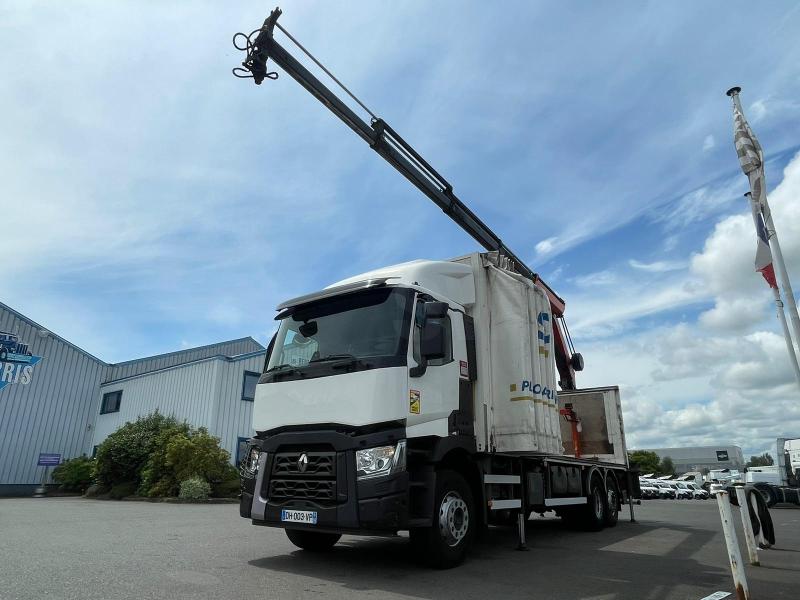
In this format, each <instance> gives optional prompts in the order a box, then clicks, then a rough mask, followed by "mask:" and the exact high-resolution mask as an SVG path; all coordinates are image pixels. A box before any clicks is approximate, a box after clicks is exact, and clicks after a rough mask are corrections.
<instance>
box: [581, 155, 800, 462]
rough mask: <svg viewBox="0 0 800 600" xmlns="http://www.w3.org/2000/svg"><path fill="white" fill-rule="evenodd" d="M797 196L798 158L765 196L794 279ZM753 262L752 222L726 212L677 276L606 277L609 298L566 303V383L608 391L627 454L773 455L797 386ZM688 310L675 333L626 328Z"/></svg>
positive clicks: (798, 417) (601, 292)
mask: <svg viewBox="0 0 800 600" xmlns="http://www.w3.org/2000/svg"><path fill="white" fill-rule="evenodd" d="M798 198H800V154H798V155H797V156H795V157H794V159H793V160H791V161H790V162H789V164H788V165H787V166H786V168H785V169H784V174H783V180H782V181H781V183H780V184H779V185H778V186H777V187H776V188H775V189H774V190H773V192H772V193H771V194H770V198H769V200H770V203H771V206H772V210H773V214H774V215H775V221H776V225H777V228H778V232H779V234H780V236H781V241H782V243H783V250H784V254H785V257H786V259H787V264H788V268H789V272H790V274H794V275H795V277H798V276H800V202H799V201H798ZM754 253H755V232H754V231H753V222H752V218H751V217H750V215H749V214H742V215H733V216H730V217H726V218H724V219H722V220H721V221H720V222H718V223H717V225H716V226H715V227H714V229H713V231H712V232H711V233H710V234H709V236H708V238H707V239H706V240H705V243H704V244H703V247H702V250H701V251H700V252H698V253H697V254H696V255H694V256H692V257H691V259H690V261H689V269H688V270H685V271H683V270H676V271H669V270H663V271H660V270H659V269H658V268H653V269H650V270H648V269H637V271H639V272H640V275H638V276H637V277H630V278H625V276H624V274H621V273H617V277H618V278H621V279H618V281H617V283H616V284H615V286H613V287H611V288H610V289H609V288H602V287H594V288H591V289H587V290H586V293H580V292H578V293H577V294H573V295H570V296H568V316H570V317H571V318H572V323H571V324H572V327H571V329H572V332H573V334H574V337H575V339H576V343H577V345H578V350H579V351H580V352H582V353H583V354H584V356H585V358H586V371H585V372H583V373H580V374H579V375H578V382H579V384H580V385H581V386H582V387H583V386H599V385H608V384H619V385H620V387H621V390H622V398H623V407H624V413H625V419H626V430H627V432H628V442H629V446H630V447H639V448H646V447H669V446H681V445H703V444H720V443H732V444H737V445H740V446H742V447H743V449H744V452H745V454H747V455H749V454H756V453H758V452H763V451H764V450H770V451H773V452H774V450H773V449H772V445H773V444H774V439H775V438H777V437H779V436H781V435H784V434H785V433H786V432H789V431H796V430H800V402H798V400H797V398H798V389H797V386H798V384H797V382H796V380H795V378H794V374H793V372H792V368H791V363H790V361H789V359H788V357H787V355H786V345H785V341H784V339H783V335H782V332H781V330H780V327H779V325H778V322H777V320H776V319H775V316H774V303H773V301H772V297H771V293H770V291H769V289H768V287H767V286H766V284H765V283H764V281H763V279H762V278H761V276H760V275H759V274H758V273H756V272H755V270H754V268H753V258H754ZM629 264H630V265H631V266H632V267H633V268H634V269H636V266H635V265H634V264H633V261H632V262H630V263H629ZM642 264H644V265H647V263H642ZM698 302H709V303H712V304H713V306H712V307H711V308H709V309H707V310H704V311H702V312H701V313H700V314H699V315H697V317H696V318H695V317H692V316H691V315H690V317H689V318H685V319H684V321H683V322H682V323H679V324H677V325H675V324H672V325H670V324H668V323H665V322H663V321H662V322H661V325H660V326H658V327H652V326H650V327H645V328H644V330H642V328H636V327H633V326H632V325H634V323H635V322H637V321H641V320H642V317H643V316H645V315H648V314H650V315H655V314H657V313H659V312H663V311H664V310H669V309H672V310H675V309H678V308H680V307H682V306H687V305H688V304H689V303H698ZM776 415H779V417H776Z"/></svg>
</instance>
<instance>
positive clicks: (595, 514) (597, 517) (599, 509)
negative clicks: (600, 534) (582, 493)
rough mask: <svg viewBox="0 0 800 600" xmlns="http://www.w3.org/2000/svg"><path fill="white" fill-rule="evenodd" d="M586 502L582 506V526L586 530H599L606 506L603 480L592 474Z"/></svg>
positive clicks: (606, 510)
mask: <svg viewBox="0 0 800 600" xmlns="http://www.w3.org/2000/svg"><path fill="white" fill-rule="evenodd" d="M587 500H588V503H587V504H586V506H585V507H584V512H583V526H584V529H586V530H588V531H600V530H601V529H602V528H603V526H604V525H605V523H606V515H607V514H608V507H607V501H606V493H605V489H603V480H602V479H601V478H600V476H598V475H593V476H592V479H591V482H590V484H589V496H588V498H587Z"/></svg>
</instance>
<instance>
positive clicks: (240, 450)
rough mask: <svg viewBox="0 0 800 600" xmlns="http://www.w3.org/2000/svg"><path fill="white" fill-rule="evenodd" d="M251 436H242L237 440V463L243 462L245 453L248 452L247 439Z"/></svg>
mask: <svg viewBox="0 0 800 600" xmlns="http://www.w3.org/2000/svg"><path fill="white" fill-rule="evenodd" d="M249 439H250V438H246V437H240V438H238V440H237V442H236V464H237V465H240V464H242V460H244V454H245V452H247V441H248V440H249Z"/></svg>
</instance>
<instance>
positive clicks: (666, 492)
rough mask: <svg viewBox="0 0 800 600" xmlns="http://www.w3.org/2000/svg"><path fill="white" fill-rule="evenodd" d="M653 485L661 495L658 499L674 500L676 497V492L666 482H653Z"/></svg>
mask: <svg viewBox="0 0 800 600" xmlns="http://www.w3.org/2000/svg"><path fill="white" fill-rule="evenodd" d="M653 483H655V484H656V485H657V486H658V488H659V490H660V491H661V494H660V495H659V497H660V498H669V499H671V500H674V499H675V498H676V497H677V496H678V494H677V492H676V491H675V490H674V489H673V488H672V486H670V484H668V483H667V482H666V481H655V482H653Z"/></svg>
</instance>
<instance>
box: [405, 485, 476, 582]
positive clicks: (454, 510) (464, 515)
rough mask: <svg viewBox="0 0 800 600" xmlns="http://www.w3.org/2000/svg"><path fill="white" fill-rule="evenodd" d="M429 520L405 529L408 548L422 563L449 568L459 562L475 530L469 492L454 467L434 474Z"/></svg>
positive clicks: (461, 560)
mask: <svg viewBox="0 0 800 600" xmlns="http://www.w3.org/2000/svg"><path fill="white" fill-rule="evenodd" d="M434 511H435V512H434V515H433V524H432V525H431V526H430V527H424V528H417V529H412V530H411V531H410V532H409V535H410V537H411V545H412V549H413V550H414V552H415V553H417V555H418V557H419V558H421V559H422V560H423V562H425V563H426V564H428V565H429V566H431V567H435V568H437V569H449V568H451V567H455V566H456V565H459V564H461V563H462V562H463V561H464V558H465V557H466V555H467V550H468V548H469V546H470V543H471V542H472V538H473V535H474V532H475V525H476V521H475V515H476V513H475V508H474V504H473V501H472V492H470V489H469V486H468V485H467V482H466V481H465V480H464V478H463V477H462V476H461V475H460V474H459V473H456V472H455V471H439V472H438V473H437V475H436V495H435V498H434Z"/></svg>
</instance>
